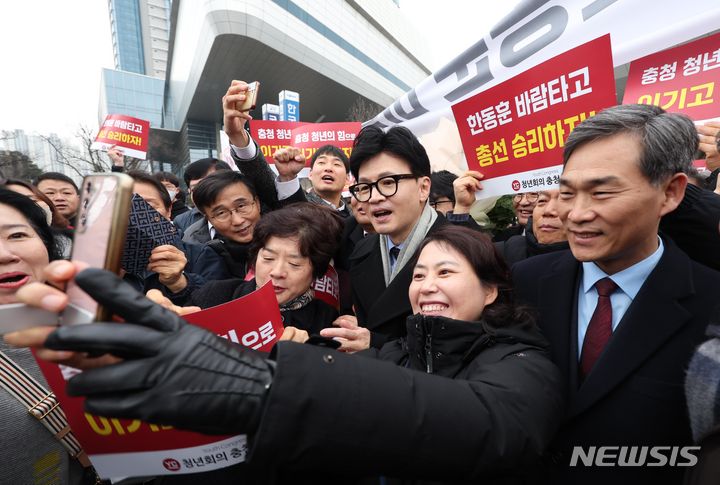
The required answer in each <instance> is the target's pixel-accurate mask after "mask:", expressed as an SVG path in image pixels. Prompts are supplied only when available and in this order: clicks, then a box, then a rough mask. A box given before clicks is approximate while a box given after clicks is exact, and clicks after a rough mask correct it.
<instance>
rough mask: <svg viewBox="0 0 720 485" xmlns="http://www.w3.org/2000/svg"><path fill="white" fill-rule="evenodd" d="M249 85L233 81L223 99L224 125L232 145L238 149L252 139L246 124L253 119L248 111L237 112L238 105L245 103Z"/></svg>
mask: <svg viewBox="0 0 720 485" xmlns="http://www.w3.org/2000/svg"><path fill="white" fill-rule="evenodd" d="M247 92H248V84H247V83H246V82H245V81H236V80H233V81H232V83H230V87H229V88H228V90H227V92H226V93H225V96H223V98H222V107H223V124H224V125H225V133H226V134H227V136H228V138H229V139H230V143H232V144H233V145H235V146H236V147H238V148H244V147H246V146H248V144H249V143H250V137H249V136H248V134H247V132H246V131H245V123H247V122H248V121H249V120H251V119H252V116H250V115H249V114H248V112H247V111H239V110H237V109H236V108H237V105H238V103H242V102H243V101H245V98H246V97H247Z"/></svg>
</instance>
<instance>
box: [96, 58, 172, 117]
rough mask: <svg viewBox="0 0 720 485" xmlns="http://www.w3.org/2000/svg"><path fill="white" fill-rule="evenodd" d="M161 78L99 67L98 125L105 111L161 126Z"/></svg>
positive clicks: (162, 87)
mask: <svg viewBox="0 0 720 485" xmlns="http://www.w3.org/2000/svg"><path fill="white" fill-rule="evenodd" d="M164 90H165V79H161V78H155V77H150V76H145V75H143V74H136V73H134V72H128V71H119V70H116V69H103V70H102V71H101V74H100V104H99V106H98V125H101V124H102V122H103V120H105V116H107V115H108V114H125V115H129V116H134V117H136V118H141V119H143V120H148V121H149V122H150V126H152V127H156V128H159V127H160V126H162V103H163V92H164Z"/></svg>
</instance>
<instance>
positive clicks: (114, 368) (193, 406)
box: [45, 269, 274, 434]
mask: <svg viewBox="0 0 720 485" xmlns="http://www.w3.org/2000/svg"><path fill="white" fill-rule="evenodd" d="M75 281H77V283H78V285H79V286H80V287H81V288H82V289H83V290H85V292H87V293H88V294H89V295H90V296H92V297H93V298H94V299H95V300H97V301H98V302H99V303H100V304H101V305H103V306H105V307H106V308H108V309H109V310H111V311H112V312H113V313H115V314H117V315H119V316H121V317H123V318H124V319H125V321H126V322H132V323H93V324H89V325H75V326H67V327H60V328H58V329H57V330H56V331H54V332H53V333H52V334H50V336H49V337H48V339H47V341H46V343H45V346H46V347H47V348H50V349H56V350H74V351H81V352H92V353H110V354H113V355H115V356H118V357H121V358H123V359H125V360H124V361H123V362H121V363H119V364H113V365H110V366H107V367H101V368H97V369H91V370H86V371H84V372H83V373H82V374H80V375H78V376H75V377H73V378H72V379H70V381H69V383H68V388H67V390H68V393H69V394H70V395H73V396H87V400H86V401H85V408H86V409H87V410H88V411H89V412H91V413H95V414H99V415H101V416H113V417H119V418H134V419H141V420H143V421H147V422H150V423H157V424H166V425H172V426H175V427H177V428H182V429H187V430H191V431H198V432H201V433H207V434H237V433H252V432H253V431H255V430H256V429H257V427H258V425H259V422H260V417H261V415H262V410H263V405H264V401H265V396H266V395H267V393H268V389H269V388H270V384H271V382H272V376H273V369H274V364H273V363H272V362H271V361H268V360H266V359H265V358H264V357H263V356H262V355H261V354H260V353H258V352H255V351H253V350H250V349H246V348H244V347H241V346H239V345H235V344H233V343H232V342H229V341H228V340H226V339H223V338H220V337H218V336H217V335H215V334H213V333H211V332H209V331H207V330H204V329H202V328H200V327H196V326H194V325H191V324H189V323H187V322H185V320H183V319H182V318H181V317H179V316H178V315H176V314H175V313H173V312H171V311H169V310H167V309H165V308H163V307H161V306H160V305H157V304H155V303H153V302H151V301H150V300H148V299H147V298H145V297H144V296H143V295H142V294H141V293H139V292H137V291H136V290H135V289H133V288H132V287H131V286H130V285H129V284H127V283H125V282H124V281H122V280H121V279H119V278H118V277H117V276H115V275H114V274H112V273H109V272H107V271H103V270H99V269H86V270H84V271H82V272H81V273H80V274H78V275H77V276H76V278H75Z"/></svg>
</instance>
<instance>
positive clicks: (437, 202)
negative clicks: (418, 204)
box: [430, 199, 454, 209]
mask: <svg viewBox="0 0 720 485" xmlns="http://www.w3.org/2000/svg"><path fill="white" fill-rule="evenodd" d="M442 204H454V202H453V201H452V200H450V199H447V200H431V201H430V207H432V208H433V209H437V208H438V206H439V205H442Z"/></svg>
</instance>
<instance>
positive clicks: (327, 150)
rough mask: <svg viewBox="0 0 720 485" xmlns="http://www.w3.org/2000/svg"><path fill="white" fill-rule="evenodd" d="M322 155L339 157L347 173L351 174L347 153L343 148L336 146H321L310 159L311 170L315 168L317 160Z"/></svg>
mask: <svg viewBox="0 0 720 485" xmlns="http://www.w3.org/2000/svg"><path fill="white" fill-rule="evenodd" d="M320 155H332V156H335V157H338V158H339V159H340V161H341V162H342V164H343V165H344V166H345V173H349V172H350V160H349V159H348V157H347V155H345V152H344V151H343V149H342V148H339V147H336V146H335V145H323V146H321V147H320V148H318V149H317V151H316V152H315V153H314V154H313V156H312V158H311V159H310V168H313V166H315V160H317V159H318V157H319V156H320Z"/></svg>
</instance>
